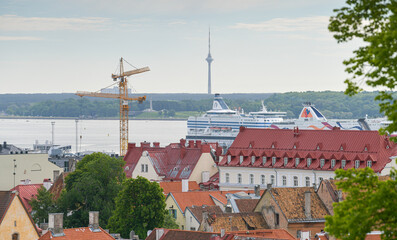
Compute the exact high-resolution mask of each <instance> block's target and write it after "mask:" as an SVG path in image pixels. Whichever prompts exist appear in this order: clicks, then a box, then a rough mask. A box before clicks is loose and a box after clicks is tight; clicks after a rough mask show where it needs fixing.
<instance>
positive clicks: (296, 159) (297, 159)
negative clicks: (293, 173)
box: [295, 158, 300, 167]
mask: <svg viewBox="0 0 397 240" xmlns="http://www.w3.org/2000/svg"><path fill="white" fill-rule="evenodd" d="M299 160H300V159H299V158H295V167H298V165H299Z"/></svg>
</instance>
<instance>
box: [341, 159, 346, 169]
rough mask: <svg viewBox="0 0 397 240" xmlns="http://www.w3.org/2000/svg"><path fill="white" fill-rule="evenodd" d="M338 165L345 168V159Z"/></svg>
mask: <svg viewBox="0 0 397 240" xmlns="http://www.w3.org/2000/svg"><path fill="white" fill-rule="evenodd" d="M340 167H341V168H345V167H346V160H345V159H343V160H342V162H341V166H340Z"/></svg>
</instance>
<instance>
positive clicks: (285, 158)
mask: <svg viewBox="0 0 397 240" xmlns="http://www.w3.org/2000/svg"><path fill="white" fill-rule="evenodd" d="M287 164H288V157H284V167H286V166H287Z"/></svg>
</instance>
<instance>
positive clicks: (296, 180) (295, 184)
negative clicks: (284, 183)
mask: <svg viewBox="0 0 397 240" xmlns="http://www.w3.org/2000/svg"><path fill="white" fill-rule="evenodd" d="M298 184H299V183H298V177H297V176H294V187H297V186H298Z"/></svg>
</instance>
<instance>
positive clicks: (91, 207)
mask: <svg viewBox="0 0 397 240" xmlns="http://www.w3.org/2000/svg"><path fill="white" fill-rule="evenodd" d="M123 166H124V161H123V160H122V159H116V158H112V157H110V156H108V155H106V154H103V153H93V154H91V155H87V156H85V157H84V158H83V159H82V160H81V161H80V162H79V163H78V164H77V167H76V171H74V172H72V173H70V174H69V175H68V176H67V177H66V179H65V182H66V186H65V191H64V192H62V194H61V196H60V198H59V200H58V202H57V203H58V206H59V209H60V210H61V211H62V212H64V216H65V221H64V225H65V226H66V227H81V226H88V215H89V211H100V214H99V225H101V226H106V225H107V223H108V219H109V218H110V216H111V214H112V212H113V210H114V208H115V198H116V196H117V194H118V193H119V191H120V190H121V184H122V182H123V181H124V179H125V173H124V170H123Z"/></svg>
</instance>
